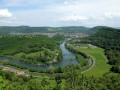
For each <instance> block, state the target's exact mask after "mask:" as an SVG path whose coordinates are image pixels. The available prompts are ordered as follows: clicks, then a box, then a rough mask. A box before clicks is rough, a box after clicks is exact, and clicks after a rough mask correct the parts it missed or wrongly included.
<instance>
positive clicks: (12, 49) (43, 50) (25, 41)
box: [0, 35, 60, 64]
mask: <svg viewBox="0 0 120 90" xmlns="http://www.w3.org/2000/svg"><path fill="white" fill-rule="evenodd" d="M59 53H60V50H59V46H58V44H57V42H56V41H55V40H54V39H51V38H49V37H47V36H43V35H40V36H3V37H1V38H0V55H5V56H9V57H12V58H14V59H18V60H21V61H23V62H26V63H32V64H36V63H40V62H42V63H46V62H49V61H50V60H54V59H56V60H57V59H58V56H59Z"/></svg>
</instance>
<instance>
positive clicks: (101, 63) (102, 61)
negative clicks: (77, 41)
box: [80, 48, 111, 77]
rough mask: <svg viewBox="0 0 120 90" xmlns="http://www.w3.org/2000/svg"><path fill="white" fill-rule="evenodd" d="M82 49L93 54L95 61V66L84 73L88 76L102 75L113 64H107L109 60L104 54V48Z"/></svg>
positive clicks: (90, 54)
mask: <svg viewBox="0 0 120 90" xmlns="http://www.w3.org/2000/svg"><path fill="white" fill-rule="evenodd" d="M80 50H81V51H82V52H84V53H86V54H88V55H89V56H91V57H92V58H93V59H94V61H95V65H94V66H93V68H91V69H90V70H89V71H87V72H85V73H84V74H85V75H86V76H95V77H100V76H102V75H103V74H104V73H106V72H109V69H110V68H111V66H110V65H108V64H107V62H108V60H107V58H106V57H105V55H104V49H102V48H95V49H92V48H87V49H84V48H80Z"/></svg>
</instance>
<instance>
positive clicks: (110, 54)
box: [89, 27, 120, 73]
mask: <svg viewBox="0 0 120 90" xmlns="http://www.w3.org/2000/svg"><path fill="white" fill-rule="evenodd" d="M89 43H91V44H94V45H97V46H100V47H102V48H104V49H105V54H106V55H107V58H108V60H109V64H111V65H113V67H112V68H111V70H112V71H114V72H118V73H120V68H119V67H120V29H113V28H108V27H107V28H106V27H105V28H101V29H100V30H98V31H97V32H96V33H95V34H93V35H92V36H90V37H89Z"/></svg>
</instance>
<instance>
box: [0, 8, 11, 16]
mask: <svg viewBox="0 0 120 90" xmlns="http://www.w3.org/2000/svg"><path fill="white" fill-rule="evenodd" d="M11 16H12V13H11V12H9V11H8V9H0V17H2V18H6V17H7V18H9V17H11Z"/></svg>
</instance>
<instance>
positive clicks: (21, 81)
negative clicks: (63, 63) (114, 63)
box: [0, 66, 120, 90]
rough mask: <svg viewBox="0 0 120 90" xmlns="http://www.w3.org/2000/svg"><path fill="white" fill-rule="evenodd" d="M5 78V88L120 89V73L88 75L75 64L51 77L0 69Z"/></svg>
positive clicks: (31, 89) (43, 89)
mask: <svg viewBox="0 0 120 90" xmlns="http://www.w3.org/2000/svg"><path fill="white" fill-rule="evenodd" d="M0 75H1V77H3V79H4V82H5V83H4V84H5V85H4V87H2V89H3V90H119V89H120V87H119V85H120V75H111V74H109V73H108V74H104V76H103V77H100V78H95V77H93V76H92V77H86V76H84V75H82V74H80V73H79V70H77V69H76V68H74V67H73V66H68V67H67V68H66V70H64V72H63V73H61V74H54V73H52V74H51V76H52V77H51V78H50V77H45V76H44V77H39V78H35V77H32V76H30V77H25V76H16V75H15V74H13V73H10V72H3V71H1V70H0Z"/></svg>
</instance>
